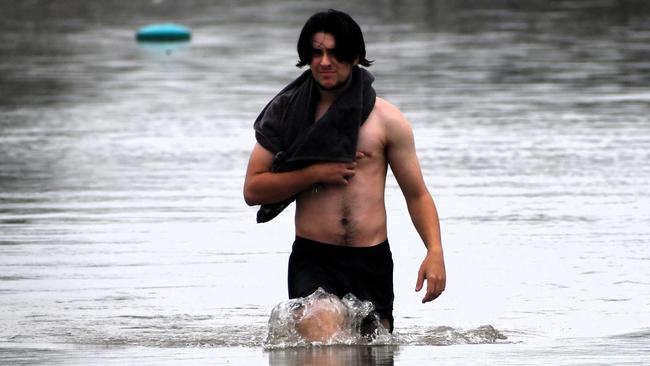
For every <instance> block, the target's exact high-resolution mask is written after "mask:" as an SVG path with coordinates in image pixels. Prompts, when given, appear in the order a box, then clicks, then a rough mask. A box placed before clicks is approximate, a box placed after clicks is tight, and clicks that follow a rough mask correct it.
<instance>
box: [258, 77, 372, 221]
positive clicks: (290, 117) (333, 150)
mask: <svg viewBox="0 0 650 366" xmlns="http://www.w3.org/2000/svg"><path fill="white" fill-rule="evenodd" d="M351 78H352V80H351V81H350V86H349V87H348V88H347V89H346V90H345V91H344V92H343V93H342V94H341V95H340V96H339V97H338V98H337V99H336V100H335V101H334V103H333V104H332V105H331V106H330V107H329V109H328V110H327V112H325V114H324V115H323V117H321V118H320V119H319V120H317V121H314V115H315V113H316V104H317V103H318V99H319V91H318V87H317V85H316V82H315V81H314V78H313V77H312V75H311V71H310V70H307V71H305V72H304V73H303V74H302V75H300V76H299V77H298V78H297V79H296V80H294V81H292V82H291V83H289V85H287V86H286V87H285V88H284V89H282V91H280V93H278V94H277V95H276V96H275V97H274V98H273V99H272V100H271V101H270V102H269V103H268V104H267V105H266V107H264V109H263V110H262V112H261V113H260V115H259V116H258V117H257V119H256V120H255V123H254V125H253V126H254V129H255V138H256V139H257V142H258V143H259V144H260V145H262V146H263V147H264V148H265V149H267V150H269V151H270V152H272V153H273V154H274V158H273V165H272V168H271V171H272V172H276V173H279V172H287V171H291V170H296V169H301V168H304V167H306V166H309V165H311V164H314V163H317V162H325V161H329V162H351V161H353V160H354V158H355V156H356V152H357V140H358V137H359V128H360V127H361V125H362V124H363V122H365V120H366V119H367V118H368V116H369V115H370V112H372V109H373V108H374V105H375V97H376V93H375V90H374V89H373V87H372V83H373V81H374V77H373V76H372V74H370V73H369V72H368V71H367V70H365V69H362V68H360V67H358V66H354V67H353V68H352V75H351ZM295 198H296V197H295V196H294V197H291V198H289V199H286V200H284V201H282V202H278V203H273V204H263V205H262V206H261V207H260V209H259V211H258V212H257V222H258V223H260V222H267V221H269V220H271V219H273V218H274V217H276V216H277V215H278V214H280V212H282V210H284V209H285V208H286V207H287V206H288V205H289V204H291V202H293V201H294V200H295Z"/></svg>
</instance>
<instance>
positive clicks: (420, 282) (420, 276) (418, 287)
mask: <svg viewBox="0 0 650 366" xmlns="http://www.w3.org/2000/svg"><path fill="white" fill-rule="evenodd" d="M423 284H424V271H423V270H419V271H418V280H417V281H416V282H415V291H420V290H422V285H423Z"/></svg>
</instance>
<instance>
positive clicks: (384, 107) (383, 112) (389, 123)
mask: <svg viewBox="0 0 650 366" xmlns="http://www.w3.org/2000/svg"><path fill="white" fill-rule="evenodd" d="M373 113H374V114H375V116H376V118H377V119H378V120H379V121H380V122H381V123H382V124H383V125H385V126H386V127H388V128H400V127H401V128H404V127H408V126H409V123H408V121H407V119H406V117H405V116H404V114H402V112H401V111H400V110H399V108H397V107H396V106H395V105H394V104H392V103H390V102H389V101H387V100H385V99H383V98H380V97H377V99H376V100H375V108H374V109H373Z"/></svg>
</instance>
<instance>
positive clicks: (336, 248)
mask: <svg viewBox="0 0 650 366" xmlns="http://www.w3.org/2000/svg"><path fill="white" fill-rule="evenodd" d="M319 287H322V288H323V290H325V291H327V292H329V293H331V294H334V295H336V296H338V297H339V298H342V297H343V296H345V295H346V294H348V293H351V294H353V295H354V296H356V297H357V298H358V299H359V300H362V301H370V302H372V303H373V304H374V305H375V311H376V313H377V315H378V316H379V318H381V319H386V320H388V322H389V324H390V329H389V330H390V331H391V332H392V331H393V299H394V298H395V295H394V294H393V257H392V255H391V252H390V246H389V245H388V240H386V241H384V242H382V243H380V244H378V245H375V246H371V247H348V246H340V245H332V244H325V243H320V242H317V241H313V240H309V239H305V238H301V237H299V236H296V241H294V243H293V250H292V252H291V256H290V257H289V298H291V299H294V298H298V297H305V296H309V295H311V294H312V293H313V292H314V291H316V289H318V288H319Z"/></svg>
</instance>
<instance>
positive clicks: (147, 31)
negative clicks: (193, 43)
mask: <svg viewBox="0 0 650 366" xmlns="http://www.w3.org/2000/svg"><path fill="white" fill-rule="evenodd" d="M191 37H192V31H190V30H189V28H187V27H184V26H182V25H178V24H174V23H165V24H151V25H147V26H145V27H142V28H140V29H138V31H137V32H136V33H135V39H137V40H138V41H142V42H170V41H188V40H189V39H190V38H191Z"/></svg>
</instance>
